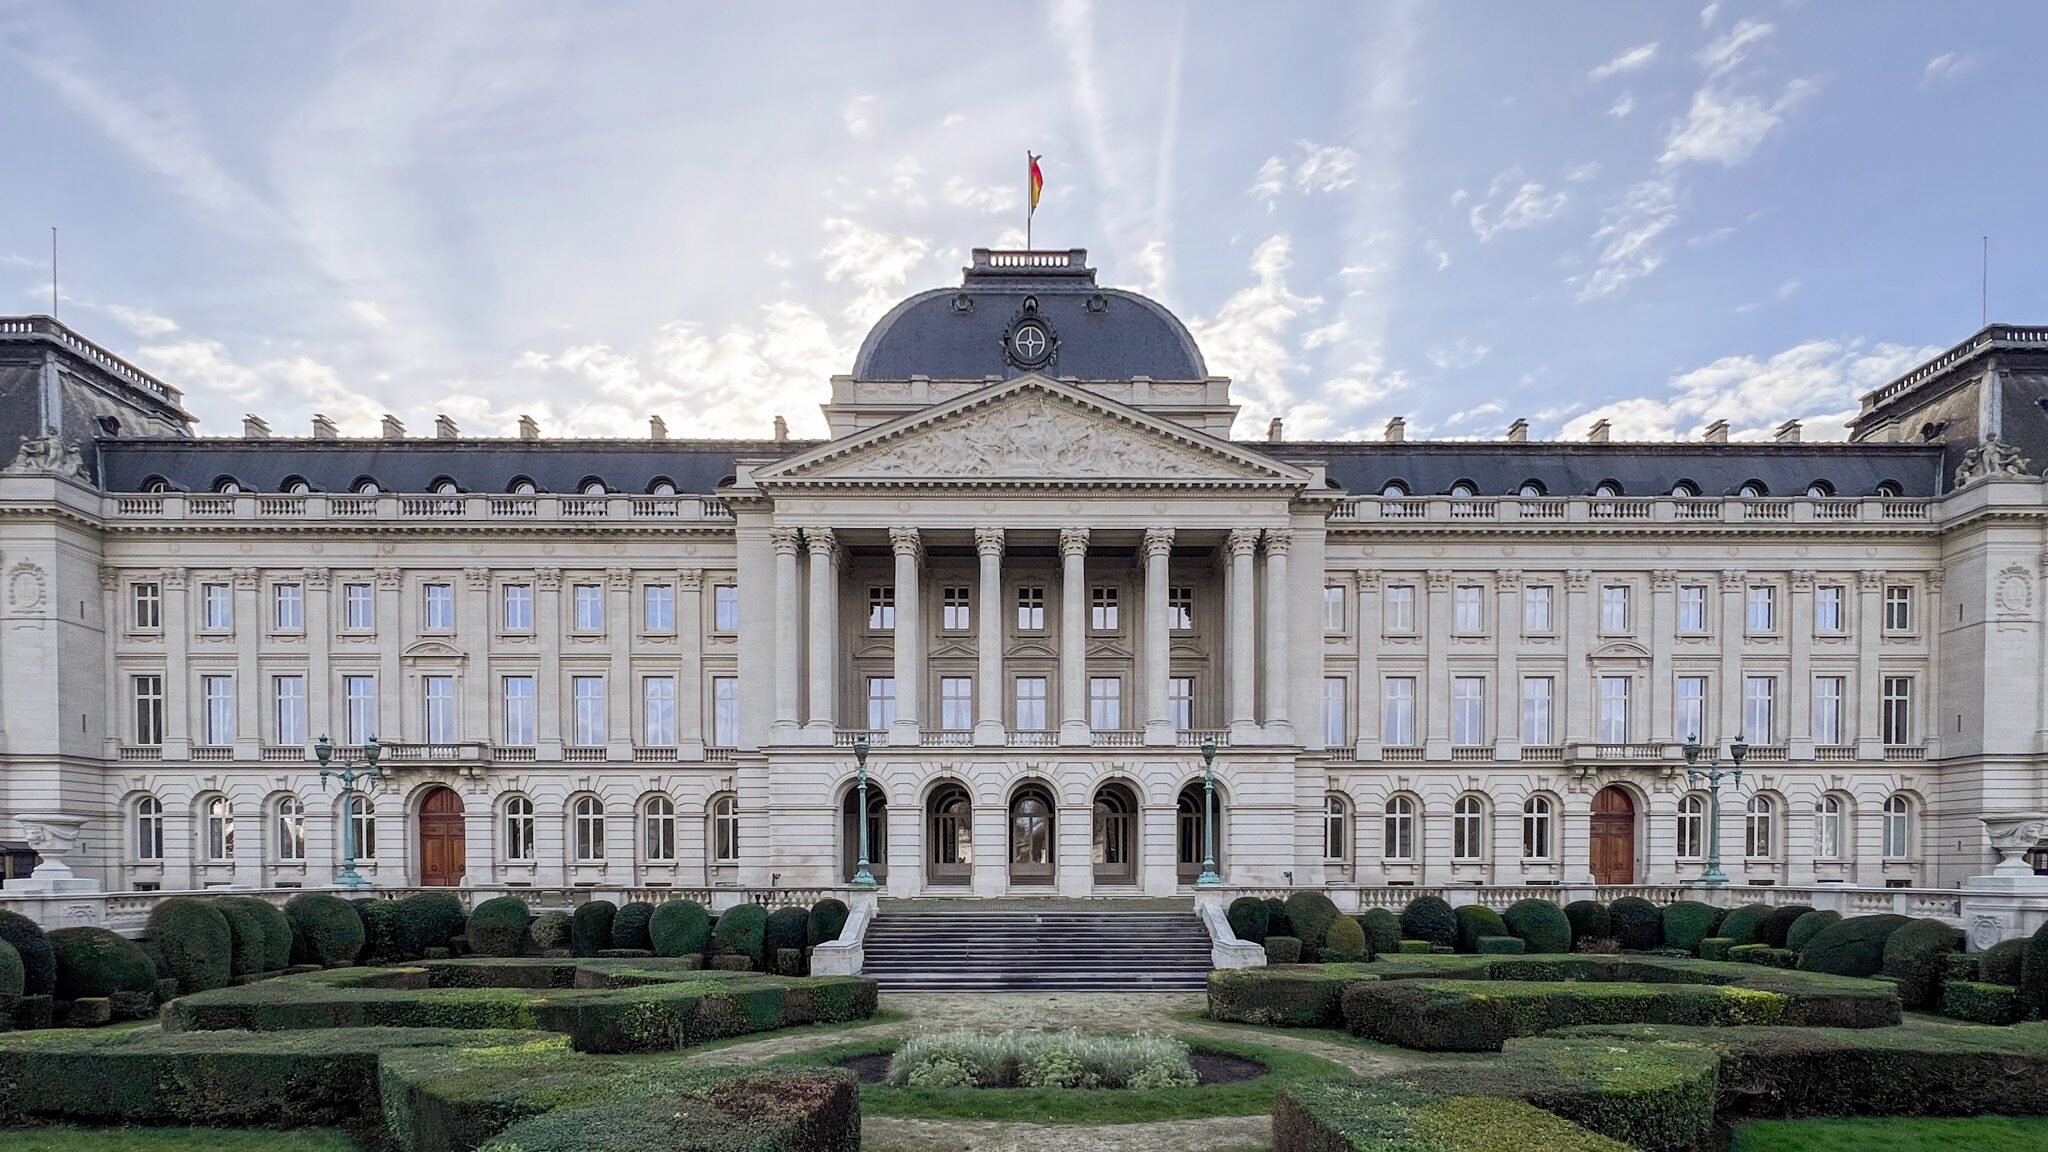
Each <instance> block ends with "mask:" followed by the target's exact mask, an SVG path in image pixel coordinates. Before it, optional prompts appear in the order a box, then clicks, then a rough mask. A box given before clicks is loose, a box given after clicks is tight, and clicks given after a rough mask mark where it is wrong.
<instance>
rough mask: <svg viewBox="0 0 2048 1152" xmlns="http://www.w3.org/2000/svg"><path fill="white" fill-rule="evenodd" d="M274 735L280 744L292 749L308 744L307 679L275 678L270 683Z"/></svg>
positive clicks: (298, 677)
mask: <svg viewBox="0 0 2048 1152" xmlns="http://www.w3.org/2000/svg"><path fill="white" fill-rule="evenodd" d="M270 698H271V716H270V720H271V725H272V733H273V736H274V738H275V739H276V740H277V742H278V744H279V745H281V746H283V747H286V748H290V747H294V746H298V747H303V746H304V745H305V743H306V678H305V677H304V676H274V677H272V678H271V681H270Z"/></svg>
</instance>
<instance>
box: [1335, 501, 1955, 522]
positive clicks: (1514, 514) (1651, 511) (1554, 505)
mask: <svg viewBox="0 0 2048 1152" xmlns="http://www.w3.org/2000/svg"><path fill="white" fill-rule="evenodd" d="M1933 506H1934V501H1933V500H1931V499H1923V498H1918V497H1903V496H1898V497H1894V496H1850V497H1835V496H1828V497H1818V496H1796V497H1769V498H1764V497H1725V498H1724V497H1715V496H1706V497H1700V496H1543V497H1531V496H1509V497H1498V498H1493V497H1488V498H1474V497H1469V496H1353V497H1349V498H1347V499H1346V500H1344V501H1343V502H1342V503H1340V504H1338V505H1337V506H1336V508H1334V509H1333V510H1332V511H1331V513H1330V521H1331V523H1333V524H1358V523H1370V522H1380V523H1386V522H1394V523H1404V524H1415V523H1435V524H1450V523H1475V522H1485V523H1501V524H1512V523H1529V522H1533V523H1546V524H1558V523H1566V522H1571V523H1582V522H1610V521H1625V522H1628V523H1641V522H1645V521H1655V522H1660V523H1683V524H1795V523H1796V524H1841V525H1849V524H1858V523H1873V524H1874V523H1898V522H1901V521H1928V520H1931V519H1932V518H1933V511H1932V510H1933Z"/></svg>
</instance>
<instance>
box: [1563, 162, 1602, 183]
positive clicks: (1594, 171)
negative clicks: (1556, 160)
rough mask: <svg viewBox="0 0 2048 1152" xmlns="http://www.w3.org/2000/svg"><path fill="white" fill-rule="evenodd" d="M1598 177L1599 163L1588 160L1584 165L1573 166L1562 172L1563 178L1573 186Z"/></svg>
mask: <svg viewBox="0 0 2048 1152" xmlns="http://www.w3.org/2000/svg"><path fill="white" fill-rule="evenodd" d="M1598 175H1600V162H1599V161H1598V160H1588V161H1587V162H1585V163H1584V164H1579V165H1575V166H1573V167H1570V168H1567V169H1565V170H1564V178H1565V179H1566V180H1569V181H1571V182H1572V183H1574V184H1583V183H1585V182H1586V181H1588V180H1591V179H1592V178H1593V177H1595V176H1598Z"/></svg>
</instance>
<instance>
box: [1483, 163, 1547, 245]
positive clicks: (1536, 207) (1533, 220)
mask: <svg viewBox="0 0 2048 1152" xmlns="http://www.w3.org/2000/svg"><path fill="white" fill-rule="evenodd" d="M1569 202H1570V197H1568V196H1566V195H1565V194H1564V193H1563V192H1561V191H1560V192H1551V191H1549V190H1548V189H1546V188H1545V187H1544V186H1543V185H1542V184H1539V183H1537V182H1536V181H1534V180H1526V179H1524V178H1523V176H1522V171H1521V170H1520V169H1519V168H1510V169H1508V170H1507V171H1506V172H1503V173H1501V174H1500V175H1498V176H1496V177H1494V178H1493V186H1492V187H1490V188H1488V189H1487V191H1486V199H1484V200H1482V201H1480V202H1479V203H1477V204H1474V205H1473V206H1472V211H1471V213H1470V216H1469V219H1470V221H1471V224H1472V232H1473V234H1474V235H1476V236H1478V237H1479V240H1480V243H1482V244H1483V243H1485V242H1486V241H1488V240H1491V239H1493V238H1494V237H1495V236H1498V235H1499V234H1501V233H1502V232H1513V231H1518V230H1520V229H1524V228H1534V227H1536V226H1537V225H1539V224H1545V223H1548V222H1550V221H1552V220H1555V219H1557V217H1558V216H1560V215H1561V214H1563V212H1564V210H1565V205H1566V204H1568V203H1569Z"/></svg>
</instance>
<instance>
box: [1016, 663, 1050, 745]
mask: <svg viewBox="0 0 2048 1152" xmlns="http://www.w3.org/2000/svg"><path fill="white" fill-rule="evenodd" d="M1017 730H1018V731H1020V732H1043V731H1045V677H1043V676H1019V677H1017Z"/></svg>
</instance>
